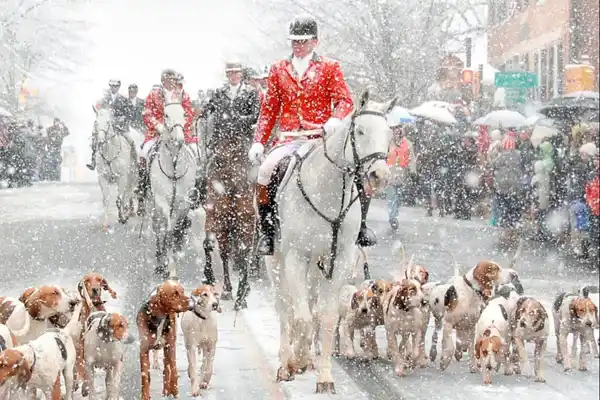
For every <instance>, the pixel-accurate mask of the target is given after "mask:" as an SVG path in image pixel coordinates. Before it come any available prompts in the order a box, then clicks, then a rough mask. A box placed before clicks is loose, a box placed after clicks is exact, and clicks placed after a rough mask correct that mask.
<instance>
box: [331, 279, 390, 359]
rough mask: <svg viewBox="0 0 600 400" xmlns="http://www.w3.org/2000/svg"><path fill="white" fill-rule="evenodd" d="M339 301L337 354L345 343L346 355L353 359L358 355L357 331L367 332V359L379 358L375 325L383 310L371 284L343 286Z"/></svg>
mask: <svg viewBox="0 0 600 400" xmlns="http://www.w3.org/2000/svg"><path fill="white" fill-rule="evenodd" d="M338 299H339V300H338V309H339V319H338V324H337V326H336V330H335V335H336V337H335V343H336V347H337V349H336V350H337V351H336V353H339V347H340V343H341V342H343V346H344V355H345V356H346V357H348V358H353V357H354V356H355V354H356V352H355V349H354V333H355V331H356V330H357V329H358V330H360V331H363V330H367V332H366V333H365V344H364V346H365V353H366V357H367V358H368V359H372V358H377V357H378V355H379V350H378V348H377V342H376V341H375V328H374V325H375V324H376V323H377V321H376V319H377V312H378V310H379V309H380V308H381V303H380V300H379V297H378V296H377V295H376V294H375V292H374V290H373V287H372V285H371V282H369V284H366V285H362V286H361V287H360V288H357V287H355V286H353V285H345V286H343V287H342V289H341V290H340V295H339V298H338ZM342 337H343V341H342V340H341V338H342Z"/></svg>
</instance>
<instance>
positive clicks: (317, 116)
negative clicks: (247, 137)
mask: <svg viewBox="0 0 600 400" xmlns="http://www.w3.org/2000/svg"><path fill="white" fill-rule="evenodd" d="M288 39H290V40H291V42H292V51H293V54H292V56H291V57H289V58H286V59H284V60H281V61H279V62H277V63H275V64H274V65H273V66H272V67H271V71H270V73H269V78H268V83H267V92H266V94H265V100H264V102H263V103H262V105H261V110H260V117H259V119H258V124H257V128H256V134H255V136H254V144H253V145H252V147H251V148H250V151H249V152H248V157H249V158H250V160H251V161H252V162H256V161H258V160H259V159H260V158H261V157H262V155H263V153H264V146H265V145H266V144H267V142H268V141H269V139H270V138H271V136H272V135H273V129H274V128H275V124H276V123H277V121H278V120H279V127H278V132H277V134H278V135H277V137H276V139H275V141H274V147H273V148H272V150H271V151H270V152H269V153H268V154H267V156H266V158H265V160H264V161H263V163H262V164H261V166H260V169H259V172H258V179H257V190H256V196H257V204H258V212H259V217H260V229H261V231H262V237H261V240H260V242H259V245H258V249H257V250H258V254H259V255H272V254H273V250H274V248H273V247H274V233H275V232H274V224H273V220H272V218H273V201H274V199H273V196H272V193H271V194H270V193H269V190H268V186H269V183H270V179H271V175H272V173H273V170H274V169H275V167H276V166H277V164H278V162H279V161H280V160H281V159H282V158H284V157H286V156H289V155H291V154H292V153H293V152H294V151H296V150H298V149H299V148H300V147H301V146H302V145H303V144H304V143H306V141H307V140H308V139H313V138H319V137H321V136H322V135H323V132H325V134H327V133H328V132H332V131H333V130H334V129H335V128H336V127H337V126H339V125H340V124H341V120H342V119H344V118H346V117H347V116H348V115H350V114H351V113H352V111H353V109H354V104H353V102H352V97H351V95H350V91H349V89H348V86H347V85H346V81H345V79H344V74H343V73H342V69H341V67H340V64H339V63H338V62H337V61H334V60H331V59H327V58H325V57H321V56H318V55H317V54H316V53H315V52H314V49H315V47H316V46H317V43H318V28H317V22H316V20H315V19H314V18H312V17H310V16H300V17H296V18H295V19H294V20H293V21H292V23H291V24H290V28H289V37H288ZM368 206H369V201H368V200H367V199H364V201H363V199H361V211H362V216H363V219H362V224H361V229H360V233H359V237H358V240H357V243H358V244H359V245H360V246H372V245H374V244H375V237H374V236H373V235H372V233H371V232H369V230H368V229H367V227H366V224H365V218H366V215H367V212H368Z"/></svg>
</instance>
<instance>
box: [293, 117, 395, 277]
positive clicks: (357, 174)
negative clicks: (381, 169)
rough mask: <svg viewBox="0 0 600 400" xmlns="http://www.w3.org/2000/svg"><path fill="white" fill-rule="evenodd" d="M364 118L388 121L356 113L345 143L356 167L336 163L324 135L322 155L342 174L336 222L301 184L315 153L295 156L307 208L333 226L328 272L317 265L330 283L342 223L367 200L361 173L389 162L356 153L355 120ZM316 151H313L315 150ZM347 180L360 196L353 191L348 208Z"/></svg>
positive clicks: (377, 155)
mask: <svg viewBox="0 0 600 400" xmlns="http://www.w3.org/2000/svg"><path fill="white" fill-rule="evenodd" d="M361 115H374V116H378V117H382V118H385V114H384V113H382V112H378V111H369V110H364V111H359V112H357V113H356V112H355V113H354V114H353V115H352V120H351V121H350V127H349V129H348V134H347V135H346V139H345V141H344V147H343V151H344V154H345V151H346V148H347V146H348V140H350V145H351V146H352V158H353V162H354V163H353V165H347V166H341V165H339V164H338V163H336V162H335V160H333V159H332V158H331V157H330V156H329V154H328V152H327V144H326V143H327V139H326V137H325V135H323V152H324V154H325V158H326V159H327V160H328V161H329V162H330V163H331V164H333V165H334V166H335V167H336V168H337V169H338V170H339V171H340V172H342V198H341V201H340V203H341V204H340V211H339V213H338V215H337V217H336V218H333V219H331V218H329V217H327V216H326V215H325V214H323V213H322V212H321V211H320V210H319V209H318V208H317V207H316V206H315V204H314V203H313V202H312V201H311V200H310V198H309V196H308V194H307V193H306V191H305V190H304V185H303V184H302V178H301V172H302V165H303V164H304V160H306V159H307V158H308V156H309V155H310V154H311V153H312V150H311V151H309V152H308V153H307V154H306V155H305V156H304V157H299V156H298V155H297V153H294V155H295V156H296V158H297V159H298V161H299V163H298V172H297V175H296V183H297V185H298V189H299V190H300V193H301V194H302V196H303V197H304V200H305V201H306V202H307V203H308V205H309V206H310V207H311V208H312V209H313V211H315V212H316V213H317V215H319V216H320V217H321V218H323V219H324V220H325V221H327V222H329V224H330V225H331V229H332V243H331V250H330V252H329V268H328V269H327V270H326V269H325V267H324V266H323V265H322V263H317V266H318V267H319V269H320V270H321V272H322V273H323V275H324V276H325V279H327V280H331V279H332V278H333V270H334V266H335V260H336V257H337V250H338V249H337V247H338V235H339V230H340V227H341V225H342V222H343V221H344V220H345V219H346V215H347V214H348V211H350V208H351V207H352V205H353V204H354V203H355V202H356V200H358V199H360V198H362V197H364V196H365V193H364V188H363V183H362V180H361V178H362V177H363V176H362V175H361V172H362V171H363V167H364V165H365V164H366V163H368V162H371V161H372V162H373V163H374V162H375V161H378V160H385V159H386V158H387V154H386V153H383V152H375V153H372V154H369V155H367V156H365V157H362V158H360V156H359V154H358V151H357V149H356V122H355V120H356V118H358V117H360V116H361ZM315 148H316V147H315ZM315 148H313V149H315ZM348 177H352V178H353V180H354V184H355V185H356V188H357V192H358V193H357V194H356V196H353V193H354V188H352V189H351V191H350V200H349V202H348V205H347V206H346V207H344V203H345V202H346V185H347V184H348V182H347V178H348Z"/></svg>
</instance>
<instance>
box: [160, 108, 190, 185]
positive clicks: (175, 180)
mask: <svg viewBox="0 0 600 400" xmlns="http://www.w3.org/2000/svg"><path fill="white" fill-rule="evenodd" d="M171 104H179V105H181V103H175V102H173V103H165V105H164V108H167V106H170V105H171ZM177 127H180V128H181V130H184V126H183V125H182V124H180V123H176V124H174V125H173V126H171V127H166V126H165V129H167V130H168V132H169V133H171V132H173V130H174V129H175V128H177ZM162 140H164V139H162ZM165 145H166V147H167V148H168V149H169V151H171V150H172V148H171V147H170V146H169V140H165ZM157 147H158V144H157ZM182 148H183V143H181V144H179V145H178V146H177V149H176V150H177V153H176V154H175V156H174V157H173V156H172V158H173V159H174V160H175V161H174V163H173V171H174V175H173V176H170V175H169V174H167V173H166V172H165V170H164V169H163V167H162V164H161V162H160V156H159V157H157V158H158V168H160V172H162V173H163V175H164V176H166V177H167V178H169V179H170V180H172V181H174V182H177V181H178V180H180V179H181V178H183V177H184V176H185V174H187V172H188V170H189V169H190V165H189V164H187V168H186V169H185V171H183V172H182V173H181V174H179V175H177V160H179V153H180V152H181V149H182Z"/></svg>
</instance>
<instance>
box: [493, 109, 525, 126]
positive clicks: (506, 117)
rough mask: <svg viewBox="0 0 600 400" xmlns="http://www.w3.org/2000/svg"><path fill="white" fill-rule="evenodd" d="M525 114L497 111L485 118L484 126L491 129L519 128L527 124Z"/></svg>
mask: <svg viewBox="0 0 600 400" xmlns="http://www.w3.org/2000/svg"><path fill="white" fill-rule="evenodd" d="M525 120H526V118H525V117H524V116H523V114H521V113H519V112H517V111H512V110H496V111H492V112H491V113H489V114H488V115H486V116H485V119H484V122H483V124H484V125H487V126H489V127H490V128H498V129H502V128H517V127H519V126H523V125H524V124H525Z"/></svg>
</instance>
